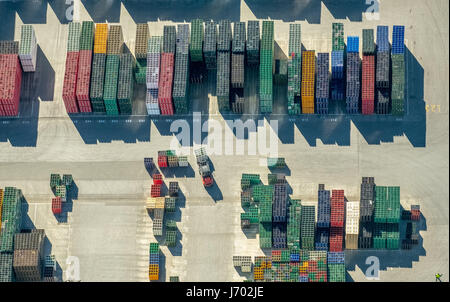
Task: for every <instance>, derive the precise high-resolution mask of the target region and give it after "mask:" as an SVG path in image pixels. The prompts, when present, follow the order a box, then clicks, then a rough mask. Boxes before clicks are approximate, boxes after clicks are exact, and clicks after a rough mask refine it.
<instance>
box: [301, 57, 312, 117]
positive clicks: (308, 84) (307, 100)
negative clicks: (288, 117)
mask: <svg viewBox="0 0 450 302" xmlns="http://www.w3.org/2000/svg"><path fill="white" fill-rule="evenodd" d="M302 56H303V58H302V84H301V85H302V86H301V94H302V113H306V114H314V78H315V73H316V70H315V67H316V66H315V65H316V56H315V52H314V50H309V51H303V53H302Z"/></svg>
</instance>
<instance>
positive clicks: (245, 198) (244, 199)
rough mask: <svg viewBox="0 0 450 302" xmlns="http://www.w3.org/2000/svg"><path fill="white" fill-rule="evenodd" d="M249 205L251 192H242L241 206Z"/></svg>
mask: <svg viewBox="0 0 450 302" xmlns="http://www.w3.org/2000/svg"><path fill="white" fill-rule="evenodd" d="M250 203H251V192H250V191H242V192H241V206H242V207H249V206H250Z"/></svg>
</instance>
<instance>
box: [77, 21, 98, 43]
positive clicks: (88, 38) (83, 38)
mask: <svg viewBox="0 0 450 302" xmlns="http://www.w3.org/2000/svg"><path fill="white" fill-rule="evenodd" d="M94 28H95V25H94V22H92V21H83V22H82V24H81V35H80V50H93V47H94V30H95V29H94Z"/></svg>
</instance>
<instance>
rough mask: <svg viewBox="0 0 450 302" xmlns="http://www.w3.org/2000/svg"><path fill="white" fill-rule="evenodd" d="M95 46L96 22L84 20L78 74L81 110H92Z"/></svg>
mask: <svg viewBox="0 0 450 302" xmlns="http://www.w3.org/2000/svg"><path fill="white" fill-rule="evenodd" d="M93 48H94V22H92V21H83V22H82V24H81V35H80V56H79V59H78V74H77V90H76V91H77V92H76V95H77V102H78V108H79V109H80V112H92V107H91V99H90V98H89V92H90V91H89V85H90V81H91V70H92V69H91V68H92V51H93Z"/></svg>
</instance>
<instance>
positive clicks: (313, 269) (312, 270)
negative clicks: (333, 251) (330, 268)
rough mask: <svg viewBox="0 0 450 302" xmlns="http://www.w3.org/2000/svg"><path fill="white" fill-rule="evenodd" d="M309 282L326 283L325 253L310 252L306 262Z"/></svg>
mask: <svg viewBox="0 0 450 302" xmlns="http://www.w3.org/2000/svg"><path fill="white" fill-rule="evenodd" d="M308 279H309V282H327V252H326V251H310V252H309V260H308Z"/></svg>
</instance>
